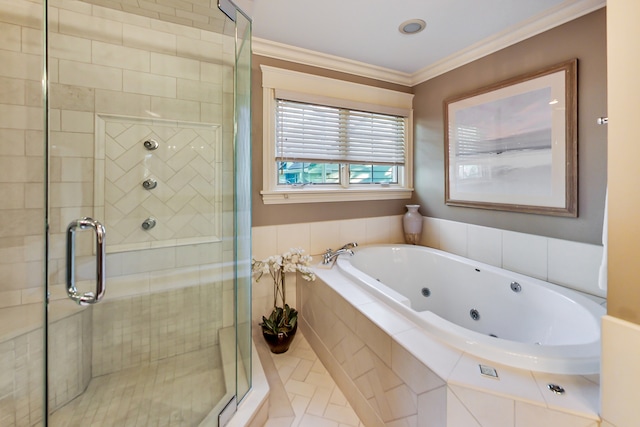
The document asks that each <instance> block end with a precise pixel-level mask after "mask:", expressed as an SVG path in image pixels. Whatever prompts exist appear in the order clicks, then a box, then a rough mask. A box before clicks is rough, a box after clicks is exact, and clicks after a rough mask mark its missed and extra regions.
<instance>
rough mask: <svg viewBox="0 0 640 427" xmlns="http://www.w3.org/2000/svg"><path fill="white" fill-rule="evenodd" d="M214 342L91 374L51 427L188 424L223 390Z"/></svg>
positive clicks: (198, 418) (194, 422) (203, 413)
mask: <svg viewBox="0 0 640 427" xmlns="http://www.w3.org/2000/svg"><path fill="white" fill-rule="evenodd" d="M221 365H222V364H221V360H220V351H219V349H218V346H213V347H209V348H206V349H204V350H199V351H194V352H190V353H186V354H182V355H179V356H174V357H170V358H167V359H163V360H160V361H157V362H153V363H151V364H150V365H147V366H144V367H136V368H129V369H125V370H122V371H120V372H116V373H114V374H109V375H103V376H100V377H96V378H93V379H92V380H91V382H90V383H89V387H87V390H86V391H85V392H84V393H83V394H81V395H80V396H78V397H77V398H76V399H74V400H72V401H71V402H69V403H68V404H67V405H65V406H63V407H62V408H60V409H58V410H57V411H56V412H55V413H54V414H53V415H52V416H51V420H50V425H52V426H55V427H63V426H64V427H85V426H100V427H110V426H113V427H116V426H117V427H121V426H132V427H134V426H135V427H137V426H141V427H147V426H194V425H198V424H199V423H200V421H202V419H204V417H205V416H206V415H207V414H208V413H209V411H210V410H211V407H212V402H217V401H218V400H219V399H220V398H221V397H222V396H223V395H224V393H225V386H224V377H223V373H222V366H221Z"/></svg>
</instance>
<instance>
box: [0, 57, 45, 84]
mask: <svg viewBox="0 0 640 427" xmlns="http://www.w3.org/2000/svg"><path fill="white" fill-rule="evenodd" d="M42 67H43V65H42V56H41V55H30V54H26V53H18V52H11V51H8V50H0V76H4V77H14V78H19V79H27V80H37V81H42Z"/></svg>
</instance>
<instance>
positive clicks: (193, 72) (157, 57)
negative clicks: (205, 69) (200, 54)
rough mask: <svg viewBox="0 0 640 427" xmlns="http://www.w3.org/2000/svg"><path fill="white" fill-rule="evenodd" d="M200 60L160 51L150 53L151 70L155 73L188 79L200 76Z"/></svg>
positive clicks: (196, 78) (195, 78)
mask: <svg viewBox="0 0 640 427" xmlns="http://www.w3.org/2000/svg"><path fill="white" fill-rule="evenodd" d="M200 64H201V63H200V62H199V61H196V60H193V59H188V58H181V57H177V56H172V55H163V54H160V53H153V52H152V53H151V70H153V73H155V74H161V75H165V76H173V77H180V78H184V79H190V80H198V79H199V78H200Z"/></svg>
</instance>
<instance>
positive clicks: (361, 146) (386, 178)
mask: <svg viewBox="0 0 640 427" xmlns="http://www.w3.org/2000/svg"><path fill="white" fill-rule="evenodd" d="M262 71H263V87H264V90H263V94H264V127H265V131H264V138H263V139H264V163H263V164H264V177H263V185H264V188H263V191H262V196H263V200H264V203H296V202H301V203H302V202H304V203H307V202H319V201H341V200H375V199H398V198H409V197H411V191H412V188H411V182H412V179H411V171H412V169H411V163H412V158H411V153H412V147H411V108H410V107H411V102H412V95H410V94H406V93H402V92H395V91H389V90H387V89H380V88H375V87H368V86H364V85H359V84H354V83H348V82H344V81H340V80H334V79H328V78H324V77H317V76H310V75H306V74H303V73H297V72H292V71H288V70H279V69H274V68H272V67H265V66H262ZM311 83H312V84H311ZM300 89H303V91H300ZM327 95H331V96H327ZM336 96H339V97H336ZM381 99H382V100H383V101H382V102H380V100H381ZM371 100H375V101H377V102H376V103H375V104H374V103H371Z"/></svg>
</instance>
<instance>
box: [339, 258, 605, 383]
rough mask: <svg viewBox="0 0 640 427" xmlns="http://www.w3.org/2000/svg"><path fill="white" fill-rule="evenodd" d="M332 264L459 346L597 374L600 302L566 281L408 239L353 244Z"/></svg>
mask: <svg viewBox="0 0 640 427" xmlns="http://www.w3.org/2000/svg"><path fill="white" fill-rule="evenodd" d="M354 252H355V255H354V256H352V257H350V256H348V255H342V256H340V257H339V258H338V260H337V266H338V269H339V270H340V271H341V272H342V273H343V274H344V275H346V276H347V277H348V278H350V279H351V280H352V281H355V282H356V283H358V284H360V285H361V286H363V287H365V288H366V289H367V290H369V291H370V292H372V293H374V294H376V295H377V296H378V297H380V298H381V299H383V300H385V301H386V302H387V304H388V305H389V306H390V307H391V309H395V310H399V311H401V312H402V313H403V314H404V315H405V316H407V317H408V318H410V319H411V320H413V321H414V322H416V323H417V324H419V325H420V326H422V327H424V329H425V330H426V331H427V332H429V333H431V334H433V335H434V336H436V337H438V338H439V339H441V340H443V341H445V342H446V343H448V344H449V345H451V346H453V347H455V348H458V349H459V350H462V351H465V352H467V353H470V354H473V355H475V356H477V357H481V358H484V359H488V360H492V361H495V362H497V363H501V364H505V365H508V366H513V367H517V368H522V369H527V370H531V371H538V372H549V373H556V374H581V375H586V374H595V373H598V372H599V368H600V317H601V316H603V315H604V314H605V309H604V308H603V307H602V306H601V305H599V304H598V303H596V302H594V301H593V300H591V299H589V298H587V297H585V296H583V295H582V294H580V293H578V292H575V291H572V290H570V289H567V288H564V287H561V286H558V285H554V284H551V283H548V282H544V281H542V280H538V279H535V278H531V277H528V276H524V275H522V274H518V273H513V272H510V271H508V270H504V269H501V268H497V267H494V266H491V265H488V264H483V263H480V262H477V261H472V260H470V259H467V258H463V257H460V256H457V255H453V254H449V253H446V252H443V251H439V250H437V249H432V248H427V247H422V246H411V245H377V246H368V247H360V248H356V250H355V251H354Z"/></svg>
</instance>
